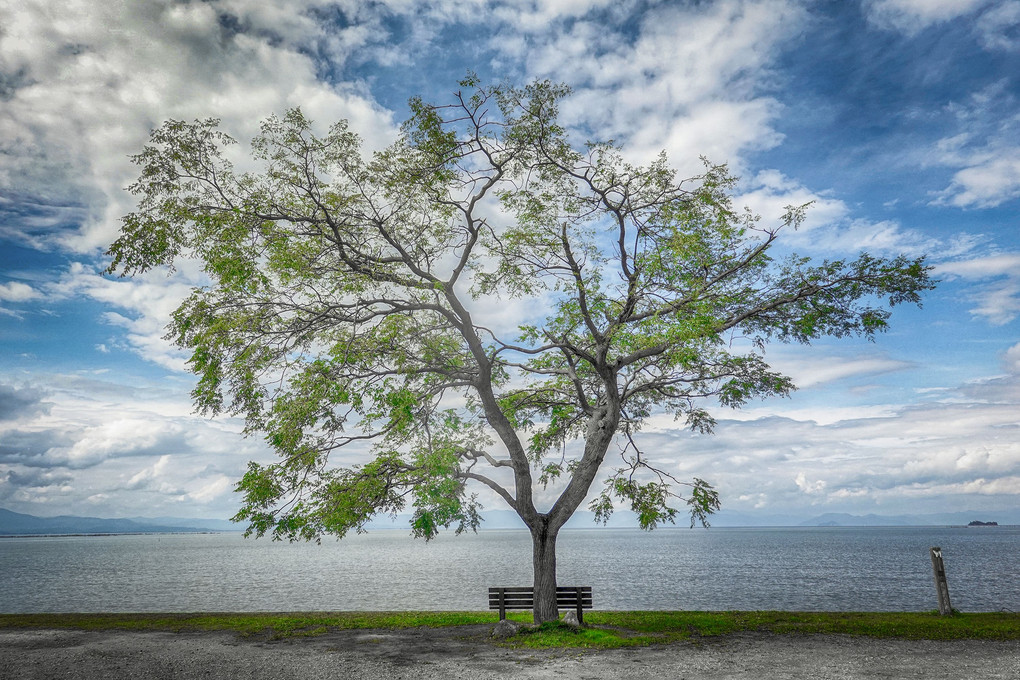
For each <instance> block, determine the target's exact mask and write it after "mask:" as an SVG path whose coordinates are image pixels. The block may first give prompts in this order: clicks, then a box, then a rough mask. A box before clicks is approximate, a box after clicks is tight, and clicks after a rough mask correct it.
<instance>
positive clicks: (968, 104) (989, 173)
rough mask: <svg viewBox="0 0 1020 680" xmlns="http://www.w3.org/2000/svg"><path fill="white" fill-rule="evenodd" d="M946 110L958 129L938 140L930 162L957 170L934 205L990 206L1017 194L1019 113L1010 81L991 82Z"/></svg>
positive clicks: (1019, 186)
mask: <svg viewBox="0 0 1020 680" xmlns="http://www.w3.org/2000/svg"><path fill="white" fill-rule="evenodd" d="M946 111H947V112H948V113H950V114H951V115H952V116H953V117H954V118H955V120H956V125H957V129H958V132H956V133H955V134H952V135H950V136H947V137H943V138H942V139H940V140H939V141H938V142H936V144H935V145H934V147H933V148H932V150H931V151H930V152H929V159H928V163H930V164H933V165H941V166H944V167H948V168H956V169H957V170H956V172H955V174H954V175H953V179H952V181H951V183H950V185H949V186H948V187H946V188H945V189H944V190H942V191H941V192H938V194H936V197H935V201H934V202H935V204H936V205H953V206H956V207H960V208H992V207H995V206H997V205H1001V204H1002V203H1004V202H1006V201H1009V200H1013V199H1015V198H1017V197H1020V160H1018V158H1020V144H1018V143H1017V139H1020V114H1017V98H1016V96H1015V95H1014V94H1013V93H1012V91H1011V90H1010V86H1009V83H1007V82H1006V81H1005V80H1000V81H998V82H995V83H992V84H991V85H988V86H987V87H984V88H983V89H981V90H979V91H977V92H974V93H972V94H971V95H970V96H969V97H968V98H967V100H966V101H964V102H959V103H957V102H954V103H952V104H950V105H949V106H948V107H947V108H946Z"/></svg>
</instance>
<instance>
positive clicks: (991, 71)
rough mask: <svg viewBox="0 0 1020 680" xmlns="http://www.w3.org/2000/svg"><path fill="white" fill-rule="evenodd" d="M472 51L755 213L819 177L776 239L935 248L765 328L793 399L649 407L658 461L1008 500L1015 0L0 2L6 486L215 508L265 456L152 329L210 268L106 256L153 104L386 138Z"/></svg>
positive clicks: (800, 484)
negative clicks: (724, 184) (871, 318)
mask: <svg viewBox="0 0 1020 680" xmlns="http://www.w3.org/2000/svg"><path fill="white" fill-rule="evenodd" d="M469 70H471V71H475V72H477V73H478V74H479V75H480V76H481V77H482V78H483V79H484V80H489V81H497V80H504V79H506V80H509V81H511V82H516V83H524V82H527V81H529V80H531V79H534V78H549V79H552V80H555V81H561V82H565V83H567V84H568V85H570V86H571V87H572V88H573V91H574V92H573V94H572V96H571V97H570V98H569V100H568V101H567V102H565V104H564V106H563V107H562V112H563V117H564V120H565V121H566V122H567V123H568V124H569V126H570V127H571V129H572V130H573V131H574V132H575V134H576V135H577V139H578V140H579V141H583V140H584V139H585V138H589V137H590V138H599V139H607V138H612V139H615V140H616V141H618V142H619V143H620V144H621V145H622V146H623V148H624V150H625V153H626V155H627V157H628V158H629V159H630V160H633V161H635V162H642V161H646V160H648V159H650V158H652V157H654V155H655V154H656V153H658V151H659V150H662V149H665V150H666V151H667V153H668V154H669V157H670V160H671V162H672V164H673V165H674V166H675V167H677V168H679V169H680V171H681V172H682V173H686V174H689V175H693V174H696V173H697V172H698V170H699V168H700V161H699V160H698V159H699V156H701V155H705V156H707V157H708V158H710V159H711V160H712V161H714V162H726V163H728V164H729V165H730V167H731V168H732V169H733V170H734V171H735V172H736V173H738V174H739V175H740V176H741V177H742V178H743V180H742V182H741V184H740V187H739V191H738V193H739V194H740V196H739V198H738V202H740V203H744V204H747V205H749V206H750V207H752V208H753V209H754V210H756V211H757V212H760V213H761V214H762V215H763V219H765V220H769V219H775V217H776V216H777V215H778V214H779V212H780V211H781V208H782V206H784V205H787V204H790V203H801V202H806V201H809V200H813V201H814V202H815V203H814V207H813V208H812V211H811V213H810V216H809V219H808V221H807V223H806V224H805V226H804V227H803V228H802V229H801V230H799V231H798V232H796V233H791V234H788V235H787V238H786V239H784V244H783V247H784V248H786V249H789V250H795V251H797V252H799V253H804V254H809V255H812V256H816V257H830V258H835V257H848V256H853V255H855V254H857V253H858V252H859V251H861V250H868V251H870V252H872V253H874V254H878V255H893V254H896V253H901V252H902V253H907V254H909V255H920V254H928V256H929V260H930V262H931V263H932V264H934V265H935V266H936V268H937V269H936V271H937V276H938V277H939V278H940V279H941V280H942V283H941V284H940V285H939V287H938V289H937V290H935V291H934V292H932V293H931V294H930V295H928V296H927V298H926V300H925V306H924V309H922V310H916V309H913V308H911V309H906V308H904V309H897V311H896V312H895V313H894V315H893V318H892V330H891V332H890V333H888V334H886V335H884V336H881V337H879V338H878V341H877V342H876V343H867V342H862V341H856V340H842V341H825V342H820V343H818V344H817V345H814V346H812V347H810V348H804V347H800V346H783V345H779V346H775V347H772V348H770V350H769V352H768V354H767V358H768V359H769V360H770V361H771V362H772V363H773V365H774V366H776V367H777V368H780V369H781V370H784V371H786V372H788V373H789V374H790V375H791V376H793V377H794V378H795V380H796V382H797V383H798V384H799V385H800V387H801V389H800V390H799V391H798V392H796V393H795V394H794V395H793V396H792V397H791V398H789V399H782V400H778V399H777V400H770V401H766V402H759V403H754V404H751V405H749V406H748V407H747V408H745V409H743V410H742V411H740V412H731V411H720V412H719V413H718V414H717V416H718V417H719V419H720V425H719V427H718V429H717V432H716V434H715V435H713V436H711V437H704V436H693V435H691V434H690V433H686V432H684V431H682V430H680V429H679V428H677V426H676V424H674V423H673V422H672V421H671V420H669V419H668V418H658V417H653V418H652V420H651V422H650V423H649V426H648V427H647V428H646V430H645V432H644V433H643V435H642V436H643V437H644V438H645V443H646V448H647V449H648V450H657V451H659V452H660V454H661V455H660V458H659V460H660V462H665V463H666V464H667V465H668V466H671V469H673V470H675V471H676V473H677V475H678V476H680V477H683V476H687V477H690V476H692V475H697V476H699V477H703V478H705V479H707V480H709V481H711V482H713V483H714V484H716V486H717V487H718V488H719V490H720V492H721V493H722V497H723V503H724V505H725V507H727V508H728V509H731V510H734V511H738V512H746V513H752V512H758V513H763V514H769V513H772V514H782V515H794V516H802V517H805V518H806V517H810V516H812V515H817V514H821V513H823V512H851V513H857V514H865V513H870V512H875V513H880V514H903V513H914V514H925V513H934V512H949V511H961V512H962V511H974V512H978V513H982V514H983V515H987V516H988V517H989V518H994V516H995V514H996V512H1002V511H1007V510H1015V509H1016V508H1017V507H1018V506H1020V320H1018V317H1020V235H1018V234H1020V229H1018V227H1020V106H1018V98H1020V0H998V1H990V0H861V1H860V2H857V1H853V0H848V1H846V2H810V1H807V0H746V1H739V0H721V1H718V2H652V1H648V2H634V1H628V0H613V1H608V0H542V1H532V2H523V1H522V2H505V3H496V2H487V1H485V0H450V1H447V2H443V1H439V0H436V1H432V2H403V1H399V0H385V1H380V2H373V3H363V2H357V1H356V0H347V1H341V2H333V1H329V0H260V1H259V2H255V1H247V0H212V1H209V2H171V1H170V0H152V1H150V2H144V3H136V2H123V3H121V2H108V1H100V0H95V1H86V0H81V1H73V0H62V1H57V2H54V1H53V0H23V1H22V2H19V3H6V4H4V5H3V6H2V7H0V348H2V351H0V507H6V508H9V509H11V510H15V511H20V512H29V513H32V514H38V515H56V514H89V515H99V516H138V515H149V516H156V515H177V516H195V517H227V516H229V515H231V514H233V512H234V511H235V509H236V506H237V500H236V499H235V498H234V494H233V493H232V491H231V489H232V486H233V482H234V481H235V480H236V479H237V478H238V477H239V475H240V474H242V472H243V470H244V468H245V465H246V463H247V461H248V460H249V459H258V460H268V459H269V458H270V457H271V453H270V452H269V451H268V450H267V449H266V447H265V446H264V445H263V444H262V443H261V442H260V441H258V440H257V439H243V438H241V437H240V436H239V435H238V432H239V430H240V424H239V423H237V422H234V421H231V420H229V419H218V420H208V419H203V418H199V417H197V416H195V415H194V414H193V413H192V412H191V405H190V401H189V397H188V392H189V390H190V388H191V385H192V383H193V379H192V377H191V376H190V375H189V374H188V373H187V372H185V371H184V370H183V369H184V359H185V357H183V356H182V355H181V354H180V353H179V352H178V351H176V350H175V349H174V348H172V347H170V346H168V345H167V344H166V343H165V342H164V341H162V339H161V336H162V334H163V330H162V329H163V326H164V325H165V323H166V321H167V319H168V315H169V313H170V311H171V310H173V308H174V307H175V306H176V305H177V303H178V302H179V301H180V300H181V299H182V297H183V296H184V295H185V294H186V293H187V291H188V290H189V288H190V286H191V285H194V284H195V283H196V282H198V281H199V280H200V278H199V272H198V268H197V267H195V268H189V267H182V268H181V269H180V271H179V272H178V274H177V275H176V276H174V277H172V278H168V277H167V276H166V275H165V274H164V273H161V272H155V273H152V274H150V275H147V276H144V277H139V278H137V279H132V280H121V279H111V278H109V277H103V276H102V275H101V274H100V272H101V271H102V269H103V268H104V267H105V264H106V262H105V259H104V257H103V252H104V250H105V248H106V247H107V246H108V245H109V243H110V242H111V241H112V240H113V239H114V238H115V237H116V234H117V230H118V225H119V218H120V216H121V215H123V214H125V213H127V212H128V211H130V210H131V208H132V199H131V196H130V195H129V194H128V193H127V192H126V191H124V187H126V186H127V185H128V184H130V183H131V181H132V180H133V178H134V170H135V169H134V166H133V165H131V163H130V162H129V161H128V156H129V155H130V154H132V153H135V152H137V151H138V150H139V149H140V148H141V146H142V144H144V142H145V140H146V138H147V134H148V131H149V130H150V129H151V128H152V127H154V126H155V125H158V124H159V123H160V122H161V121H163V120H165V119H167V118H184V119H193V118H204V117H207V116H215V117H218V118H221V119H222V121H223V127H224V128H225V129H226V130H227V131H229V132H230V133H231V134H233V135H234V136H235V137H236V138H238V139H241V140H247V139H250V138H251V136H252V135H253V134H254V132H255V131H256V129H257V125H258V121H259V120H261V119H262V118H265V117H267V116H269V115H270V114H273V113H280V112H282V111H283V110H284V109H286V108H287V107H290V106H295V105H300V106H301V107H302V108H303V110H304V111H305V112H306V114H308V115H309V116H310V117H311V118H313V119H314V120H316V121H317V122H318V123H320V124H322V125H323V126H325V125H328V124H329V123H331V122H332V121H334V120H336V119H339V118H346V119H348V120H349V121H350V122H351V126H352V128H353V129H355V130H357V131H358V132H359V134H361V136H362V137H363V138H364V140H365V142H366V145H367V146H368V147H370V148H381V147H383V146H385V145H386V144H387V143H388V141H390V140H391V139H393V136H394V135H395V134H396V130H397V127H398V125H399V122H400V121H401V120H402V119H403V118H404V116H405V115H406V102H407V100H408V98H409V97H411V96H413V95H417V94H421V95H424V97H425V98H426V99H429V100H433V101H442V100H444V99H445V97H446V96H448V94H449V93H450V92H452V91H453V90H455V89H456V81H457V80H458V79H460V78H462V77H463V76H464V74H465V73H466V72H467V71H469ZM487 505H488V506H489V507H491V508H493V509H498V508H499V502H498V500H496V499H492V500H491V501H490V502H488V503H487Z"/></svg>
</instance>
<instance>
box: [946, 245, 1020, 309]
mask: <svg viewBox="0 0 1020 680" xmlns="http://www.w3.org/2000/svg"><path fill="white" fill-rule="evenodd" d="M935 273H936V275H940V276H949V277H954V278H955V277H959V278H962V279H965V280H969V281H978V282H980V286H979V287H978V288H977V289H976V290H975V291H973V292H971V293H970V294H969V298H970V300H971V301H972V302H973V303H974V306H973V307H972V308H971V310H970V311H971V313H972V314H974V315H975V316H980V317H984V318H985V319H986V320H987V321H988V322H989V323H991V324H993V325H996V326H1002V325H1005V324H1007V323H1009V322H1010V321H1012V320H1013V319H1015V318H1017V316H1020V253H999V254H996V255H987V256H983V257H976V258H972V259H969V260H958V261H953V262H943V263H941V264H939V265H938V266H937V267H936V268H935Z"/></svg>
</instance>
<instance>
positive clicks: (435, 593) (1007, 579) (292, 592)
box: [0, 527, 1020, 613]
mask: <svg viewBox="0 0 1020 680" xmlns="http://www.w3.org/2000/svg"><path fill="white" fill-rule="evenodd" d="M931 546H940V547H941V548H942V551H943V556H944V558H945V563H946V571H947V574H948V579H949V590H950V596H951V598H952V602H953V606H954V607H956V608H957V609H960V610H961V611H998V610H1000V609H1007V610H1011V611H1020V528H1015V527H997V528H988V529H968V528H962V527H961V528H926V527H909V528H907V527H896V528H776V529H762V528H754V529H717V528H713V529H709V530H684V529H661V530H657V531H655V532H652V533H645V532H641V531H638V530H628V529H592V530H569V531H564V532H563V533H562V534H561V535H560V541H559V550H558V553H557V554H558V561H559V581H560V583H561V584H564V585H570V584H575V583H576V584H579V585H580V584H584V585H587V584H590V585H592V586H593V587H594V592H595V604H596V607H597V608H599V609H693V610H725V609H734V610H755V609H777V610H789V611H812V610H814V611H820V610H832V611H925V610H931V609H934V608H935V607H936V605H937V602H936V599H935V589H934V586H933V585H932V575H931V562H930V560H929V557H928V549H929V548H930V547H931ZM0 575H2V576H0V612H5V613H14V612H149V611H289V610H319V611H331V610H408V609H409V610H479V609H484V608H485V607H486V588H488V586H494V585H530V582H531V540H530V537H529V536H528V534H527V533H526V532H524V531H513V530H508V531H497V530H491V531H484V532H482V533H479V534H477V535H466V536H453V535H443V536H440V537H439V538H438V539H436V540H434V541H432V542H431V543H428V544H426V543H424V542H422V541H416V540H413V539H411V538H410V537H409V536H407V535H406V534H405V533H404V532H402V531H377V532H373V533H370V534H367V535H363V536H353V537H349V538H345V539H344V540H343V541H342V542H333V541H328V542H327V541H323V543H322V545H314V544H289V543H272V542H271V541H267V540H259V541H256V540H254V539H244V538H243V537H241V536H240V535H239V534H199V535H189V534H180V535H145V536H95V537H84V536H75V537H59V538H8V539H0Z"/></svg>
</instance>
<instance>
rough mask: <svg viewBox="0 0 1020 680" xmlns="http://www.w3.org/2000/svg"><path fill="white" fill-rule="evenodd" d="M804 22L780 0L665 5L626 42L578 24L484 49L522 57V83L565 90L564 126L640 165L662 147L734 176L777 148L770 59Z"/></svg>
mask: <svg viewBox="0 0 1020 680" xmlns="http://www.w3.org/2000/svg"><path fill="white" fill-rule="evenodd" d="M803 20H804V13H803V9H802V8H801V7H800V6H799V4H798V3H794V2H786V1H782V0H760V1H755V2H752V1H747V2H744V1H740V0H733V1H729V2H717V3H711V4H709V5H704V4H702V5H697V6H686V5H685V6H678V5H675V4H670V5H664V6H661V7H658V8H654V9H652V10H651V11H649V12H648V13H647V14H646V15H645V16H644V18H643V21H642V22H641V24H640V26H639V29H638V34H637V35H636V37H634V38H632V39H631V38H629V37H628V36H627V35H625V34H624V33H622V32H613V31H607V30H606V27H605V26H604V25H602V24H601V23H600V22H599V20H596V19H592V18H582V19H578V20H577V21H575V22H573V23H572V24H571V25H570V26H569V27H568V28H567V27H563V26H560V25H556V26H551V27H550V28H549V29H548V30H547V31H546V32H545V33H536V34H535V35H532V36H529V37H528V39H527V41H526V42H525V43H523V44H522V43H521V42H520V41H512V42H510V43H508V45H506V46H505V47H504V45H503V44H502V42H501V41H502V38H501V37H497V38H494V39H493V43H492V46H493V47H494V48H495V49H496V50H503V49H507V50H509V51H512V52H513V55H514V56H519V55H523V58H524V59H525V66H526V69H527V71H528V73H529V75H530V76H533V77H548V78H551V79H553V80H556V81H562V82H568V83H570V84H571V85H572V86H573V87H574V89H575V94H574V95H573V96H572V97H571V98H570V100H569V101H567V102H565V103H564V105H563V107H562V108H563V113H564V117H565V119H566V120H568V121H571V122H572V123H573V124H576V125H577V126H579V127H581V128H583V129H586V130H595V131H597V136H598V137H599V138H603V139H604V138H613V139H616V140H617V141H618V142H621V143H624V144H625V146H626V149H627V153H628V155H630V156H631V157H633V158H635V159H637V160H639V161H647V160H649V159H650V158H653V157H654V156H655V154H657V153H658V152H659V151H660V150H662V149H664V148H665V149H666V151H667V152H668V153H669V154H670V157H671V160H672V162H673V164H674V165H676V166H678V167H679V168H680V170H681V172H682V173H684V174H692V175H693V174H698V173H699V172H700V171H701V170H702V168H701V166H700V163H699V161H698V158H699V156H701V155H706V156H708V157H709V158H710V159H711V160H712V161H714V162H729V163H731V164H732V165H733V166H734V167H735V168H736V169H737V170H738V171H739V169H740V167H741V163H742V159H741V154H743V153H744V152H747V151H752V150H758V149H767V148H771V147H773V146H775V145H776V144H778V143H779V141H780V139H781V136H780V135H779V134H778V133H777V132H776V131H775V130H774V128H773V127H772V121H773V120H774V119H775V118H776V116H777V115H778V113H779V106H778V104H777V102H776V101H775V100H774V99H773V98H771V97H770V96H768V95H767V94H764V93H765V92H766V91H767V90H768V89H769V87H770V86H771V78H772V77H773V76H772V74H771V71H770V67H771V63H772V61H773V59H774V58H775V56H776V55H777V54H778V52H779V50H780V49H781V48H782V46H783V44H784V39H785V38H786V37H788V36H790V35H793V34H795V33H796V32H797V31H798V30H800V28H801V26H802V21H803Z"/></svg>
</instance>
